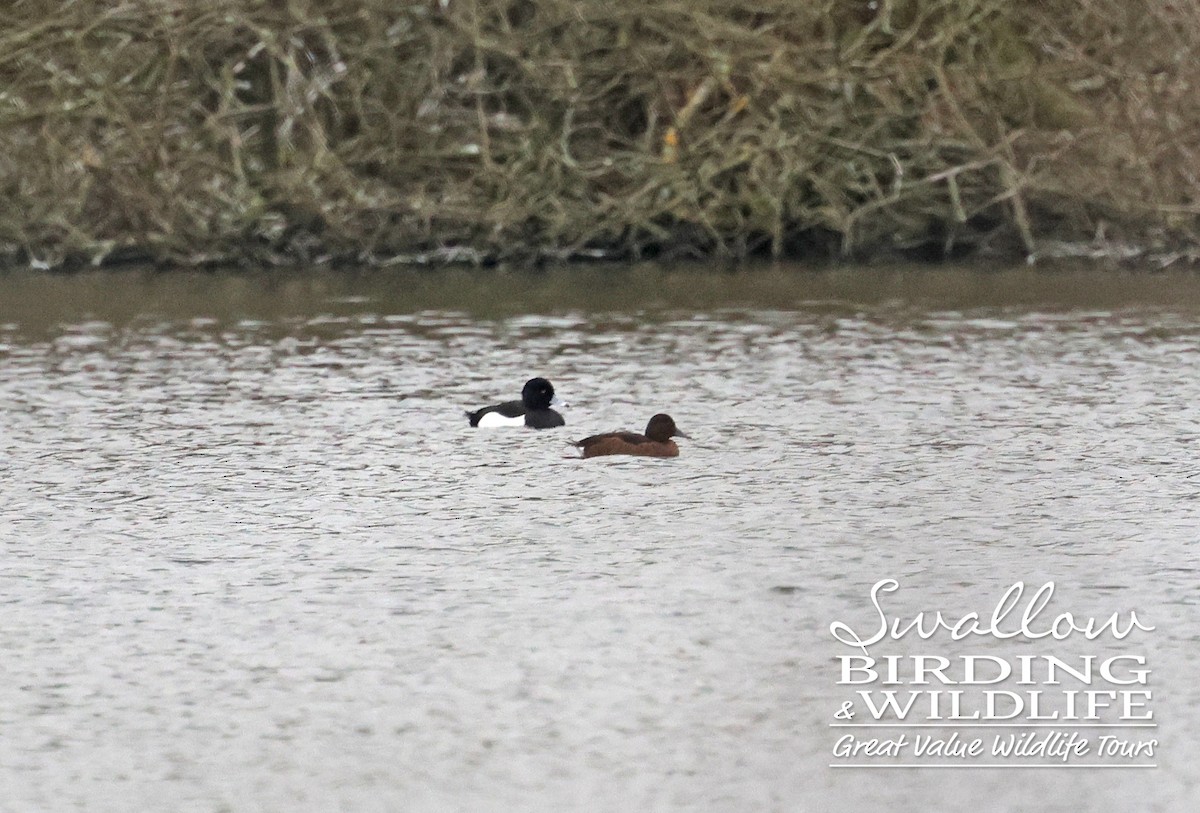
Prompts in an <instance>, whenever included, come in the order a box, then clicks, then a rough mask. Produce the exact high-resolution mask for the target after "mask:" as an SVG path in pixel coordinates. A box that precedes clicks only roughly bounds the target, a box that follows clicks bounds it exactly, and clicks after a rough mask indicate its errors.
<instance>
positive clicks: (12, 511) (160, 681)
mask: <svg viewBox="0 0 1200 813" xmlns="http://www.w3.org/2000/svg"><path fill="white" fill-rule="evenodd" d="M0 292H2V296H0V364H2V372H0V409H2V410H3V415H4V421H3V427H2V429H0V466H2V467H3V470H2V471H3V473H2V480H0V484H2V487H0V534H2V537H0V540H2V541H0V545H2V547H0V551H2V552H0V557H2V558H0V652H3V653H4V660H3V667H2V675H3V680H0V810H4V811H8V810H11V811H30V810H38V811H73V810H87V811H128V810H173V811H282V810H288V811H301V810H305V811H307V810H311V811H326V810H339V809H340V810H355V811H394V810H473V811H474V810H564V809H578V810H630V809H634V810H711V811H727V810H779V811H798V810H816V809H849V808H850V806H852V805H873V806H875V805H888V806H890V809H894V810H913V811H916V810H930V809H943V810H949V809H958V808H961V807H963V806H970V807H971V808H972V809H997V810H1024V809H1042V810H1072V811H1075V810H1080V809H1086V810H1128V809H1143V810H1164V811H1165V810H1188V809H1190V805H1191V800H1192V799H1193V798H1194V797H1195V795H1196V791H1197V785H1198V784H1200V748H1198V747H1197V741H1196V738H1195V735H1194V731H1195V730H1196V728H1197V726H1200V689H1198V688H1197V685H1198V684H1197V682H1196V681H1195V680H1194V677H1193V668H1192V663H1191V656H1192V654H1193V653H1194V652H1195V650H1196V642H1197V639H1198V637H1200V626H1198V623H1197V622H1198V620H1200V619H1198V618H1197V598H1196V595H1197V592H1196V587H1197V573H1198V569H1197V566H1196V564H1195V563H1196V554H1197V545H1196V540H1197V528H1198V527H1200V521H1198V520H1200V500H1198V493H1200V475H1198V474H1197V467H1196V462H1195V461H1196V455H1195V449H1196V443H1197V439H1198V436H1200V421H1198V420H1197V410H1196V404H1197V402H1198V401H1200V342H1198V339H1200V278H1196V277H1193V276H1191V275H1187V274H1177V273H1170V274H1156V275H1135V274H1117V273H1111V274H1099V275H1098V274H1084V273H1075V272H1047V271H1036V272H1035V271H1029V270H1025V269H1019V270H1012V271H990V272H971V271H964V270H960V269H944V270H936V271H918V270H912V269H908V270H905V269H899V270H888V271H858V272H851V271H846V272H830V273H822V274H814V273H811V272H800V271H796V270H791V269H781V270H774V271H772V270H764V271H759V272H754V273H745V274H729V273H725V272H717V271H714V272H706V271H663V270H659V269H654V268H639V269H633V270H628V271H620V270H613V269H582V270H578V269H577V270H573V271H563V272H557V271H556V272H550V273H544V274H528V275H524V274H504V273H500V272H480V273H468V272H448V273H439V274H410V273H407V272H395V273H393V272H379V273H375V274H371V275H351V274H346V275H334V274H323V273H312V274H294V273H278V274H266V275H222V274H186V273H185V274H164V275H155V274H143V273H136V272H128V273H114V274H109V273H105V274H94V275H85V276H80V277H66V278H61V277H48V276H23V275H10V276H8V277H3V278H0ZM535 374H541V375H546V376H548V377H549V378H550V379H551V380H552V381H553V382H554V383H555V385H556V386H557V388H558V391H559V394H560V396H562V397H564V398H566V399H567V400H568V401H570V403H571V407H570V408H569V409H568V410H567V411H566V415H567V420H568V426H567V428H566V429H565V430H553V431H547V432H541V433H533V432H526V431H519V430H518V431H509V432H503V431H494V432H490V433H489V432H481V431H472V430H469V429H468V428H467V426H466V420H465V418H464V417H463V416H462V410H463V408H465V407H477V406H480V405H483V404H486V403H491V402H494V401H497V400H501V399H507V398H511V397H515V395H516V393H517V392H518V391H519V390H520V386H521V384H522V383H523V382H524V380H525V379H526V378H528V377H530V376H532V375H535ZM660 410H667V411H669V412H670V413H671V414H672V415H673V416H674V418H675V419H676V422H677V423H678V424H679V426H680V428H681V429H683V430H684V431H686V432H688V433H689V434H690V435H692V436H693V440H691V441H688V440H682V441H680V445H681V447H682V454H681V456H680V457H679V458H678V459H675V460H671V461H661V460H639V459H633V458H626V459H621V458H609V459H602V460H590V461H587V462H586V463H583V462H581V461H578V460H574V459H570V455H571V454H572V450H571V449H570V447H569V446H567V445H566V443H565V442H564V441H566V440H568V439H570V438H575V437H582V436H583V435H587V434H592V433H594V432H596V431H602V430H606V429H613V428H631V429H637V430H640V429H641V428H642V427H643V426H644V424H645V422H646V420H647V419H648V418H649V416H650V415H651V414H653V413H654V412H656V411H660ZM884 578H894V579H897V580H898V581H899V582H900V585H901V587H900V590H899V591H898V592H896V593H895V594H893V595H892V596H891V597H889V599H888V602H889V604H888V608H889V612H895V613H896V614H901V615H905V616H906V617H910V618H911V617H912V615H914V614H915V613H916V612H918V611H920V610H929V611H932V610H942V611H944V612H946V613H947V614H948V615H962V614H964V613H966V612H968V611H972V610H973V611H977V612H980V613H985V612H986V611H988V610H989V609H990V608H991V607H994V606H995V604H996V602H997V600H998V599H999V596H1000V594H1001V593H1002V592H1003V591H1004V589H1005V588H1006V587H1008V586H1009V585H1011V584H1012V583H1014V582H1015V581H1025V582H1027V583H1029V584H1030V585H1031V586H1036V585H1041V584H1043V583H1044V582H1047V581H1053V582H1055V584H1056V589H1057V593H1056V597H1055V599H1054V607H1055V608H1056V610H1064V609H1066V610H1070V611H1072V612H1075V613H1078V614H1080V616H1081V617H1082V616H1084V615H1096V616H1107V615H1108V614H1111V613H1112V612H1115V611H1121V612H1123V613H1124V612H1127V611H1129V610H1136V611H1137V612H1138V613H1139V615H1140V616H1141V617H1142V618H1144V619H1145V620H1146V623H1148V624H1152V625H1154V626H1155V630H1154V631H1153V632H1151V633H1142V634H1135V635H1133V636H1131V637H1130V638H1129V639H1126V640H1125V641H1124V642H1115V641H1112V640H1111V639H1105V640H1098V641H1096V642H1092V643H1088V642H1086V641H1080V640H1079V638H1080V636H1074V637H1073V638H1071V639H1069V640H1067V641H1062V642H1058V643H1056V644H1054V645H1039V646H1032V645H1027V646H1026V649H1024V650H1019V651H1030V652H1032V651H1036V652H1039V653H1044V652H1049V653H1052V654H1056V655H1061V656H1063V657H1066V656H1067V655H1068V654H1081V653H1088V652H1100V653H1114V652H1118V653H1119V652H1137V653H1140V654H1144V655H1145V656H1146V657H1147V658H1148V662H1149V665H1150V666H1151V668H1152V670H1153V675H1152V678H1151V687H1152V689H1153V691H1154V697H1153V703H1152V707H1153V710H1154V715H1155V720H1156V721H1157V722H1158V724H1159V727H1158V728H1157V729H1154V730H1150V731H1143V732H1137V733H1139V734H1140V735H1142V736H1144V737H1148V736H1154V737H1156V738H1157V740H1158V741H1159V743H1160V745H1159V750H1158V751H1157V752H1156V754H1155V760H1154V761H1155V763H1156V764H1157V765H1158V767H1157V768H1154V769H1148V770H1086V769H1085V770H1070V769H1064V768H1059V769H1050V770H1039V771H1034V770H1021V771H1017V772H1010V771H1007V770H985V769H976V770H940V771H939V770H933V769H924V770H904V769H895V770H878V771H875V770H867V769H860V770H835V769H832V768H830V767H828V766H829V765H830V764H831V763H834V762H836V761H837V760H836V759H834V758H833V756H832V753H831V749H832V748H833V745H834V742H835V740H836V739H837V737H838V736H839V735H840V731H839V730H838V729H833V728H830V727H829V723H830V722H831V721H832V720H833V712H834V711H836V710H837V708H838V707H839V705H840V703H841V701H842V700H843V699H845V698H846V697H848V696H850V695H849V692H848V690H847V688H846V687H844V686H838V685H836V681H837V679H838V667H837V661H836V660H835V658H836V657H837V656H839V655H844V654H847V653H848V652H849V651H850V650H848V649H847V648H846V647H845V646H843V645H841V644H838V643H837V642H836V641H835V640H834V639H833V638H832V637H831V635H830V633H829V625H830V623H831V622H833V621H834V620H843V621H847V622H851V623H853V624H855V625H856V626H857V627H858V628H861V629H864V630H870V629H871V628H872V627H873V625H874V624H873V619H874V617H875V616H874V614H873V611H872V608H871V605H870V603H869V599H868V597H867V594H868V591H869V589H870V587H871V585H872V584H874V583H875V582H876V581H878V580H880V579H884ZM890 651H891V652H895V653H900V652H908V653H913V652H928V653H930V654H945V655H954V654H956V653H958V652H960V651H961V652H966V651H970V652H976V651H984V650H981V649H979V647H978V646H976V647H974V648H968V647H965V646H960V647H958V648H956V645H955V644H954V643H953V642H950V641H949V639H948V638H947V637H946V636H945V635H943V636H942V637H941V638H938V639H934V640H932V641H930V642H928V643H925V644H922V643H921V642H919V641H917V639H916V638H915V636H909V638H908V639H907V640H906V641H905V642H904V643H903V645H900V644H899V642H897V644H896V646H894V647H893V648H892V649H891V650H890ZM987 651H991V650H987ZM921 731H922V730H921V729H917V730H916V733H921ZM1143 761H1144V760H1143ZM1014 780H1015V781H1014ZM980 800H986V804H990V805H992V807H991V808H988V807H987V806H986V805H985V802H984V801H980Z"/></svg>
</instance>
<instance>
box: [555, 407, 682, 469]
mask: <svg viewBox="0 0 1200 813" xmlns="http://www.w3.org/2000/svg"><path fill="white" fill-rule="evenodd" d="M673 437H677V438H686V437H688V436H687V435H685V434H684V433H683V432H680V431H679V428H678V427H677V426H675V421H674V420H672V418H671V416H670V415H666V414H663V413H661V412H660V413H659V414H657V415H655V416H654V417H653V418H651V419H650V423H648V424H646V434H644V435H639V434H637V433H636V432H605V433H604V434H602V435H592V436H591V437H588V438H584V439H583V440H577V441H574V442H573V443H572V445H573V446H577V447H578V448H580V449H582V450H583V456H584V457H585V458H587V457H601V456H603V455H610V454H630V455H639V456H641V457H679V446H677V445H676V444H675V441H673V440H671V438H673Z"/></svg>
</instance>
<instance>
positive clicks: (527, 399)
mask: <svg viewBox="0 0 1200 813" xmlns="http://www.w3.org/2000/svg"><path fill="white" fill-rule="evenodd" d="M553 400H554V387H553V385H551V383H550V382H549V381H547V380H546V379H544V378H531V379H529V380H528V381H526V382H525V387H524V388H523V389H522V390H521V402H522V403H524V404H525V408H526V409H549V408H550V402H551V401H553Z"/></svg>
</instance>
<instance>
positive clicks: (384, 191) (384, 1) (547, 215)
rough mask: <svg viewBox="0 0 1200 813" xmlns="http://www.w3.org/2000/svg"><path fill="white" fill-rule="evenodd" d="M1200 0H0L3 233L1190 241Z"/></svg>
mask: <svg viewBox="0 0 1200 813" xmlns="http://www.w3.org/2000/svg"><path fill="white" fill-rule="evenodd" d="M1198 40H1200V0H1177V2H1166V1H1165V0H890V1H889V0H879V2H878V3H864V2H856V1H855V0H756V2H754V3H739V2H734V1H733V0H628V1H627V0H605V1H604V2H598V1H597V0H412V1H411V2H408V3H402V2H396V0H257V1H255V0H209V2H189V1H188V0H125V2H122V1H121V0H7V2H6V3H5V4H4V8H3V9H2V10H0V257H3V258H5V259H6V260H7V261H9V262H13V263H25V262H33V263H35V264H46V265H49V266H52V267H57V266H61V265H64V264H67V265H69V264H72V263H80V262H88V261H91V262H96V263H99V262H104V261H121V260H132V259H139V260H142V259H150V260H152V261H156V262H162V263H183V264H199V263H225V262H247V263H258V262H264V261H266V262H308V261H314V260H319V259H323V258H333V259H337V260H340V261H346V262H367V263H370V262H391V261H445V260H456V259H458V260H468V261H480V262H482V261H496V260H530V259H537V258H557V257H586V256H598V255H604V256H616V257H634V256H642V255H646V254H666V255H669V256H733V257H742V256H748V255H753V254H766V255H777V256H780V255H786V256H823V257H825V256H839V255H840V256H860V257H861V256H879V255H881V254H882V255H890V254H894V253H895V252H898V251H900V252H903V251H914V252H921V253H923V254H924V255H926V256H940V255H943V254H947V253H958V252H967V251H971V250H978V249H983V250H987V251H991V252H996V253H1001V254H1004V253H1011V254H1013V255H1014V256H1019V255H1020V254H1023V253H1030V252H1034V251H1036V250H1038V248H1039V247H1040V246H1041V245H1043V244H1044V243H1045V242H1047V241H1077V242H1087V241H1092V240H1095V239H1098V237H1097V236H1098V235H1099V236H1101V237H1103V238H1104V239H1106V240H1108V241H1121V242H1126V243H1132V244H1136V245H1139V246H1150V247H1157V248H1159V249H1161V250H1171V249H1180V250H1184V251H1187V250H1190V249H1191V248H1192V247H1193V246H1195V245H1196V244H1197V238H1198V237H1200V218H1198V217H1197V215H1198V214H1200V201H1198V194H1197V193H1198V192H1200V183H1198V181H1197V177H1196V172H1198V171H1200V161H1198V160H1197V156H1198V153H1200V104H1198V103H1197V102H1198V101H1200V96H1198V95H1197V89H1198V87H1200V58H1197V54H1200V48H1198V47H1197V46H1198V45H1200V41H1198Z"/></svg>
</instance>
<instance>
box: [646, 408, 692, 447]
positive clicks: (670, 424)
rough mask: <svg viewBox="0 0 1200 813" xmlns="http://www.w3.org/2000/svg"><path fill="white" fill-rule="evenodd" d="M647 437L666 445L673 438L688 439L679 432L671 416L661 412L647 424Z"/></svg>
mask: <svg viewBox="0 0 1200 813" xmlns="http://www.w3.org/2000/svg"><path fill="white" fill-rule="evenodd" d="M646 437H648V438H650V440H653V441H655V442H657V443H666V442H667V441H668V440H670V439H671V438H672V437H679V438H686V437H687V435H685V434H684V433H683V432H680V431H679V429H678V428H677V427H676V426H675V421H673V420H672V419H671V416H670V415H664V414H663V413H661V412H660V413H659V414H657V415H655V416H654V417H653V418H651V419H650V423H648V424H646Z"/></svg>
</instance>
